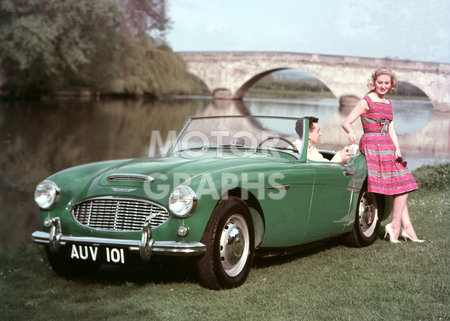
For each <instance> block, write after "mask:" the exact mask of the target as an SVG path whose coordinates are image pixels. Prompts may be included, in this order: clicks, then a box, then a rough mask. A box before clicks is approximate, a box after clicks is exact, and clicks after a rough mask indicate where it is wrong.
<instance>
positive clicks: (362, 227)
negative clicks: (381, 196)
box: [346, 187, 381, 247]
mask: <svg viewBox="0 0 450 321" xmlns="http://www.w3.org/2000/svg"><path fill="white" fill-rule="evenodd" d="M380 222H381V219H380V213H379V210H378V202H377V198H376V196H375V194H373V193H369V192H367V190H366V188H365V187H364V188H363V189H362V190H361V193H360V196H359V201H358V208H357V211H356V216H355V223H354V227H353V230H352V231H351V232H350V233H349V234H348V235H347V236H346V240H347V242H348V243H349V244H350V245H352V246H356V247H363V246H368V245H371V244H372V243H373V242H375V240H376V239H377V237H378V230H379V228H380Z"/></svg>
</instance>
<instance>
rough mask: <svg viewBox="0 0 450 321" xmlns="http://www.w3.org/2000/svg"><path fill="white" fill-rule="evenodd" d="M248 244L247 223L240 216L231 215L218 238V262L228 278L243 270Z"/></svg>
mask: <svg viewBox="0 0 450 321" xmlns="http://www.w3.org/2000/svg"><path fill="white" fill-rule="evenodd" d="M249 244H250V243H249V234H248V228H247V223H246V222H245V220H244V218H243V217H242V216H241V215H239V214H234V215H232V216H231V217H230V218H229V219H228V221H227V222H226V223H225V226H224V228H223V230H222V234H221V236H220V260H221V262H222V267H223V269H224V271H225V273H226V274H227V275H228V276H231V277H234V276H236V275H238V274H239V273H240V272H241V271H242V269H243V268H244V266H245V263H246V262H247V257H248V253H249Z"/></svg>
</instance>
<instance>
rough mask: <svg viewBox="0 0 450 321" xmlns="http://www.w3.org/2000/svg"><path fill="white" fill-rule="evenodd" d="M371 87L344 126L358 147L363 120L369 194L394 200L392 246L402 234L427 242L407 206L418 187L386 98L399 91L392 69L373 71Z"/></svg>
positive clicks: (388, 229) (362, 146)
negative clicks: (419, 234) (420, 236)
mask: <svg viewBox="0 0 450 321" xmlns="http://www.w3.org/2000/svg"><path fill="white" fill-rule="evenodd" d="M368 87H369V89H370V92H369V93H368V94H367V95H366V96H365V97H364V98H363V99H361V100H360V101H359V102H358V103H357V104H356V106H355V107H354V108H353V110H352V111H351V112H350V114H349V115H348V116H347V118H346V119H345V121H344V123H343V124H342V127H343V128H344V130H345V132H346V133H347V135H348V140H349V141H350V143H352V144H354V143H355V142H356V138H357V137H356V134H355V132H354V130H353V129H352V126H351V125H352V124H353V123H354V122H355V120H356V119H358V118H360V119H361V122H362V125H363V130H364V135H363V136H362V137H361V139H360V142H359V148H360V150H361V153H363V154H364V155H365V157H366V160H367V169H368V175H367V191H368V192H372V193H378V194H385V195H393V197H394V204H393V214H392V222H391V223H389V224H387V225H386V234H385V236H386V235H387V234H389V241H390V242H391V243H399V242H400V241H399V240H398V238H399V235H401V236H402V237H403V238H404V239H405V240H408V239H409V240H411V241H413V242H423V240H419V239H418V237H417V235H416V232H415V231H414V228H413V226H412V223H411V219H410V217H409V212H408V205H407V204H406V201H407V199H408V193H409V192H411V191H414V190H416V189H417V188H418V187H417V184H416V181H415V180H414V178H413V176H412V175H411V172H410V171H409V169H408V168H407V167H406V161H405V160H404V159H403V157H402V152H401V150H400V146H399V144H398V139H397V134H396V132H395V126H394V120H393V114H392V103H391V101H390V100H389V99H387V98H386V97H385V95H386V94H389V93H391V92H392V91H394V90H395V89H396V88H397V79H396V77H395V75H394V73H393V72H392V71H391V70H390V69H387V68H385V67H383V68H379V69H377V70H375V71H374V72H373V74H372V77H371V78H370V79H369V83H368ZM402 227H403V230H402Z"/></svg>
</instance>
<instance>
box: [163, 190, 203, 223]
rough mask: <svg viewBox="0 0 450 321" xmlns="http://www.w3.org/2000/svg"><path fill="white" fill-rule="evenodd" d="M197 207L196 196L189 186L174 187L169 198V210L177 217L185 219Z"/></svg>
mask: <svg viewBox="0 0 450 321" xmlns="http://www.w3.org/2000/svg"><path fill="white" fill-rule="evenodd" d="M196 207H197V194H195V192H194V190H193V189H192V188H190V187H189V186H185V185H179V186H177V187H175V189H174V190H173V191H172V193H171V194H170V197H169V209H170V210H171V211H172V213H173V214H175V215H176V216H179V217H186V216H188V215H189V214H191V213H193V212H194V211H195V208H196Z"/></svg>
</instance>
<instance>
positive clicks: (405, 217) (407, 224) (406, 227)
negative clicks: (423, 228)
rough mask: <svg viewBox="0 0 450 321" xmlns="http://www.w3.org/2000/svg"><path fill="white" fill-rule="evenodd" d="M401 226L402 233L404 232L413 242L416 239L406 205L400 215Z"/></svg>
mask: <svg viewBox="0 0 450 321" xmlns="http://www.w3.org/2000/svg"><path fill="white" fill-rule="evenodd" d="M402 225H403V231H404V232H406V234H408V235H409V236H410V237H411V238H412V239H413V240H417V239H418V237H417V235H416V232H415V231H414V228H413V226H412V223H411V218H410V217H409V211H408V205H405V208H404V209H403V213H402Z"/></svg>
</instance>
